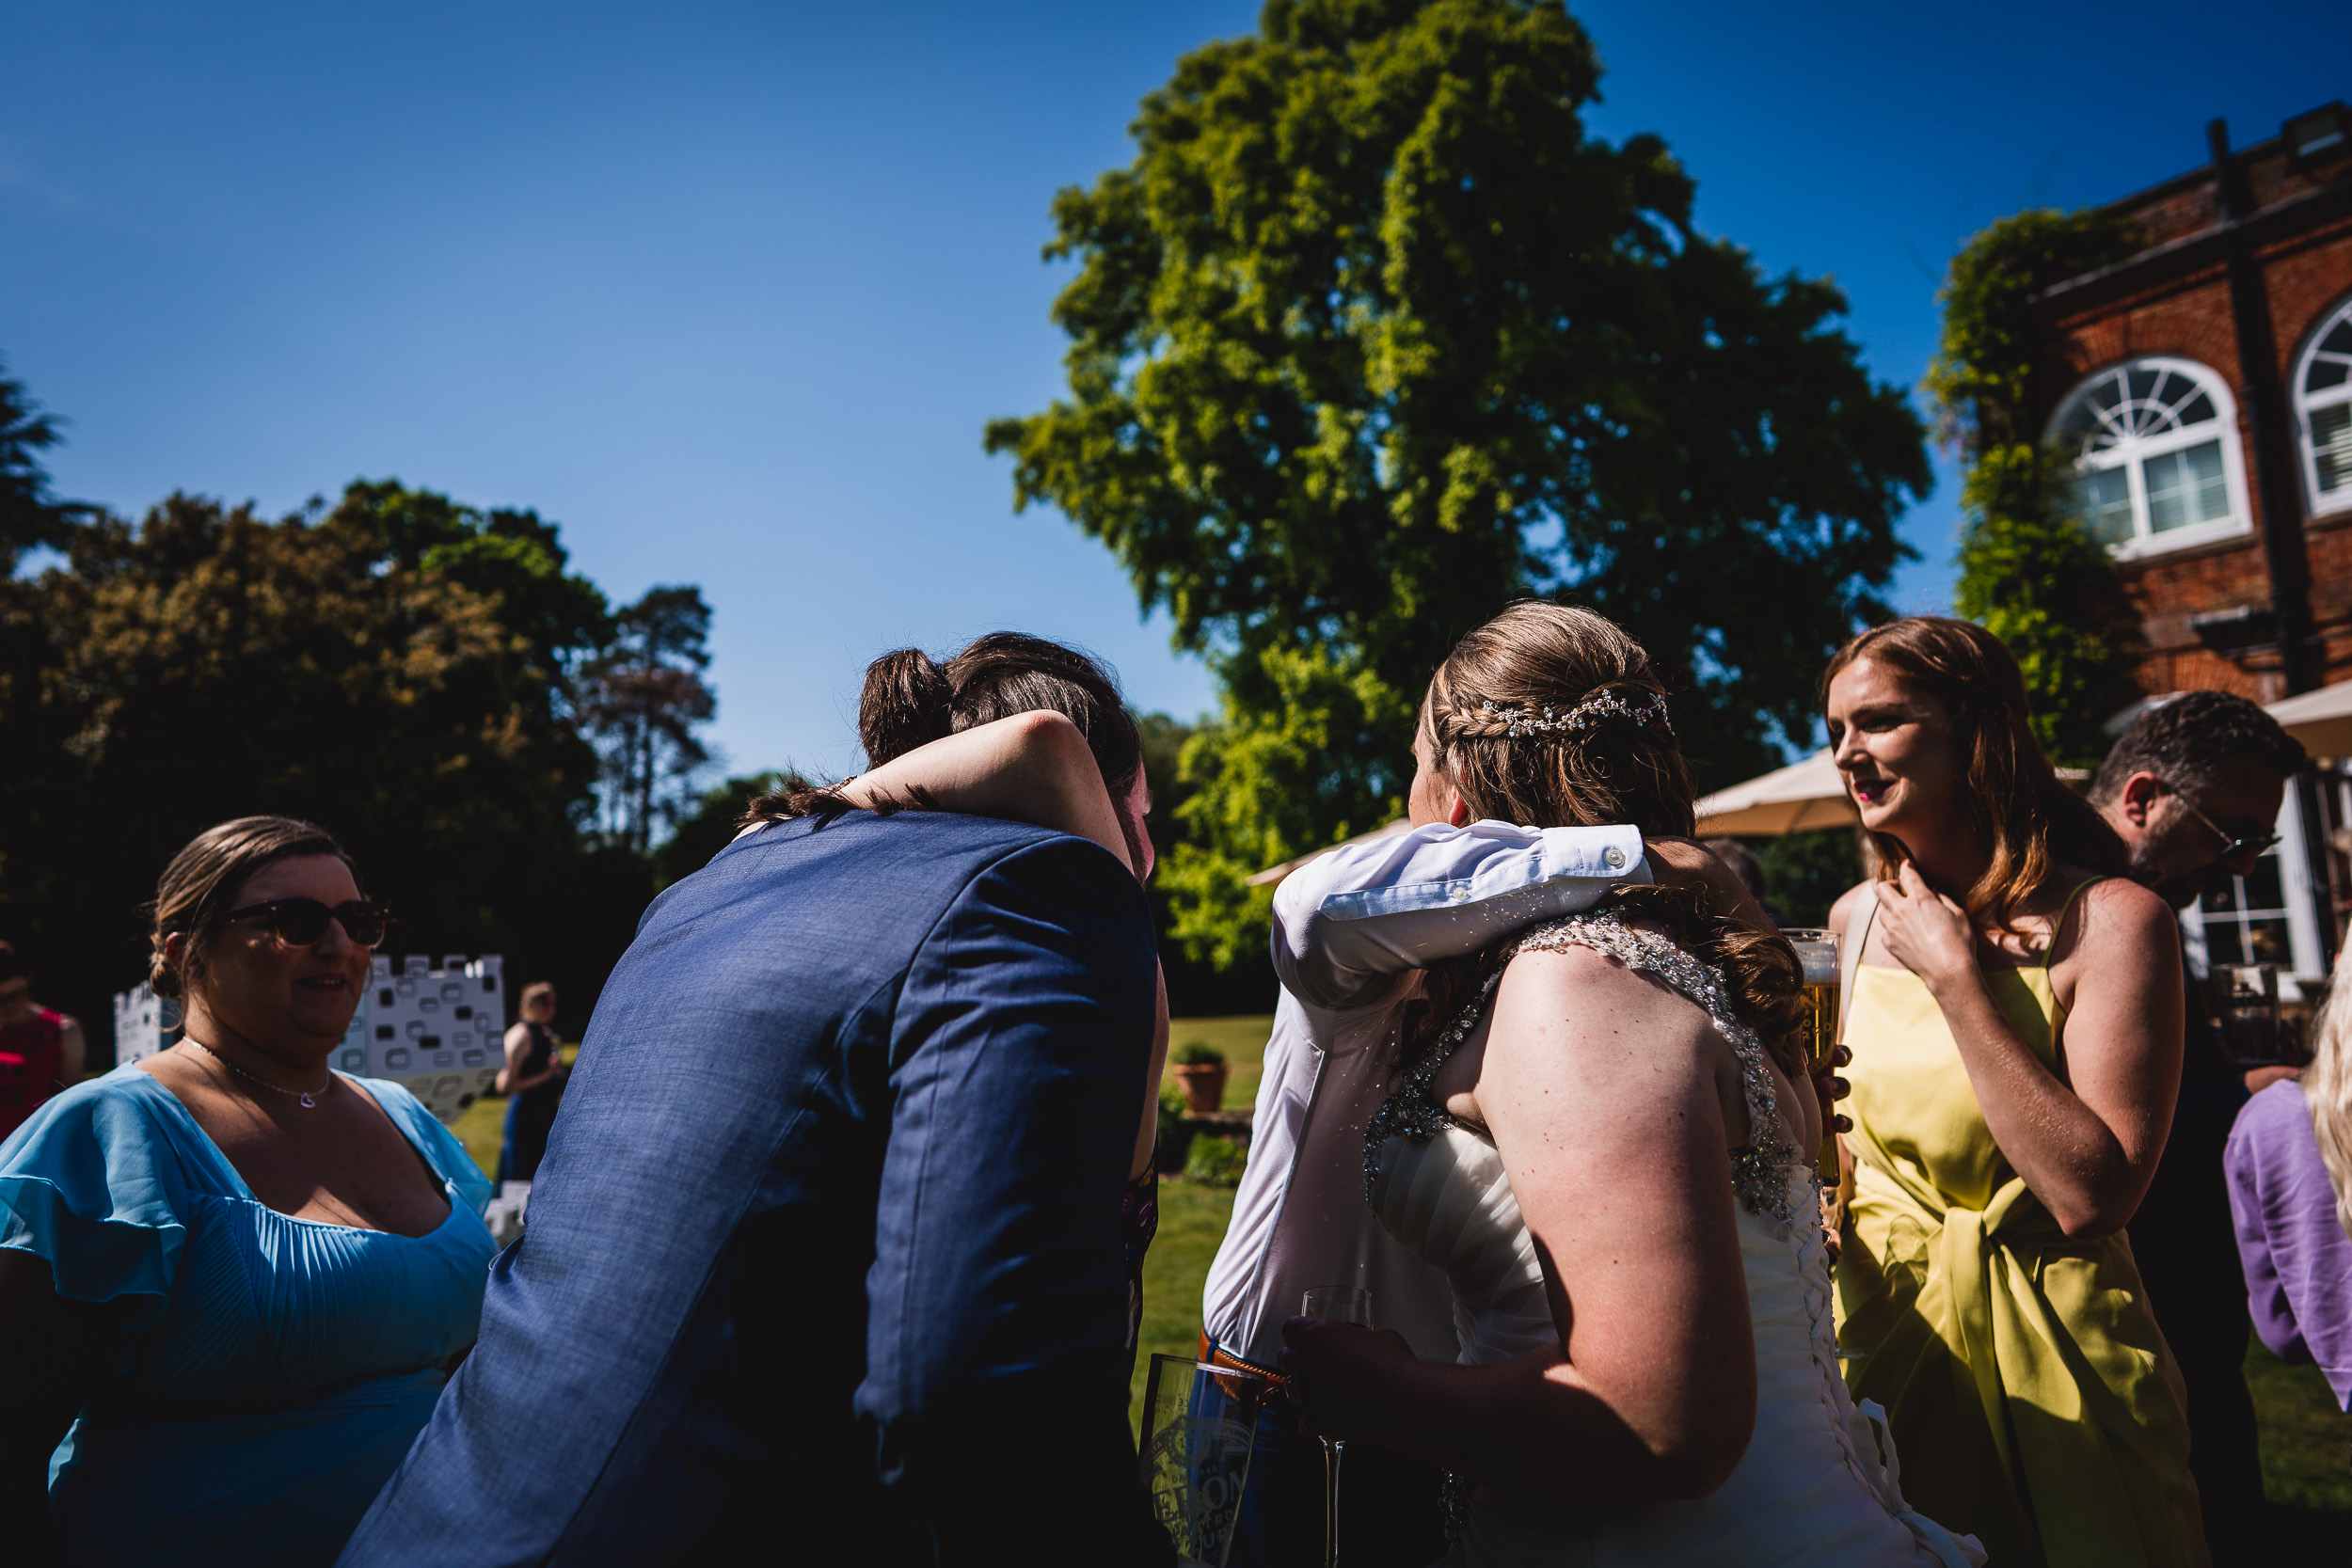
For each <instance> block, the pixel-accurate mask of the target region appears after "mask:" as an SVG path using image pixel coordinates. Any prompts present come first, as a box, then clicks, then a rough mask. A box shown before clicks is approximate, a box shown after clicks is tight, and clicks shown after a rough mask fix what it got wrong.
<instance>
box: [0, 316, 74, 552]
mask: <svg viewBox="0 0 2352 1568" xmlns="http://www.w3.org/2000/svg"><path fill="white" fill-rule="evenodd" d="M7 372H8V367H7V365H6V364H5V363H0V578H9V577H13V576H14V575H15V573H16V564H17V562H18V561H19V560H20V559H21V558H22V557H23V555H24V552H25V551H26V550H28V549H33V548H35V547H37V546H42V545H50V546H56V545H62V544H64V543H65V542H66V540H67V538H69V537H70V536H71V535H72V531H73V523H74V519H75V518H76V517H78V516H79V515H81V514H82V512H83V511H84V510H85V509H84V508H81V507H78V506H76V505H74V504H73V503H72V502H71V501H61V500H58V499H56V497H54V496H52V495H51V494H50V493H49V474H48V470H46V469H45V468H43V467H41V465H40V454H41V453H42V452H43V451H46V450H48V449H49V448H51V447H54V446H56V444H57V441H58V432H57V421H56V419H55V418H53V417H52V416H50V415H47V414H43V413H42V412H41V411H40V404H37V403H35V402H33V400H32V399H31V397H30V396H28V395H27V394H26V392H25V390H24V383H23V382H21V381H11V380H9V379H8V373H7Z"/></svg>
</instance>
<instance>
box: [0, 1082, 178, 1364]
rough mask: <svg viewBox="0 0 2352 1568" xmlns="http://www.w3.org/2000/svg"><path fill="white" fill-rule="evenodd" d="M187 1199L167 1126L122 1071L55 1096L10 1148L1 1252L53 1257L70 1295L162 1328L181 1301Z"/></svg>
mask: <svg viewBox="0 0 2352 1568" xmlns="http://www.w3.org/2000/svg"><path fill="white" fill-rule="evenodd" d="M142 1076H144V1075H142ZM155 1088H156V1092H161V1093H169V1092H170V1091H168V1090H166V1089H163V1088H162V1087H161V1085H155ZM187 1203H188V1194H187V1185H186V1182H185V1180H184V1179H183V1174H182V1170H181V1164H180V1157H179V1153H178V1150H177V1149H176V1148H174V1147H173V1145H172V1142H171V1139H170V1137H169V1135H168V1133H167V1132H166V1131H165V1129H164V1128H163V1127H161V1126H160V1125H158V1123H157V1121H156V1118H155V1117H153V1116H152V1115H151V1112H150V1109H149V1107H148V1106H147V1105H145V1104H144V1103H142V1095H141V1092H140V1085H128V1084H123V1083H119V1082H117V1081H116V1080H115V1079H114V1078H113V1076H112V1075H109V1076H108V1077H106V1078H102V1079H99V1080H97V1081H96V1082H94V1083H87V1084H77V1085H74V1086H73V1087H72V1088H71V1089H68V1090H67V1091H66V1092H65V1093H63V1094H61V1095H58V1096H57V1097H56V1098H55V1099H53V1100H51V1101H48V1102H47V1103H46V1104H44V1105H42V1106H41V1107H40V1110H38V1111H36V1112H34V1113H33V1116H32V1117H31V1119H29V1120H27V1121H26V1122H25V1123H24V1126H22V1127H20V1128H18V1129H17V1130H16V1132H14V1133H12V1134H11V1135H10V1136H9V1138H8V1142H7V1143H5V1144H0V1247H7V1248H10V1249H13V1250H15V1251H18V1252H29V1253H34V1254H36V1255H38V1256H40V1257H41V1258H44V1259H48V1262H49V1270H50V1276H51V1278H52V1279H53V1281H54V1282H55V1284H56V1291H57V1293H58V1294H59V1295H61V1296H65V1297H69V1298H71V1299H72V1300H75V1301H90V1302H104V1301H117V1300H122V1301H124V1303H125V1307H124V1316H123V1317H121V1318H120V1319H119V1320H117V1323H118V1326H119V1327H122V1328H127V1329H131V1330H139V1329H145V1328H150V1327H152V1326H153V1325H154V1324H155V1323H157V1322H158V1321H159V1320H161V1319H162V1317H163V1315H164V1313H165V1310H166V1309H167V1307H169V1306H170V1303H171V1287H172V1282H173V1280H174V1279H175V1278H176V1277H177V1276H178V1274H179V1270H180V1257H181V1253H182V1251H183V1248H184V1246H185V1244H186V1242H187Z"/></svg>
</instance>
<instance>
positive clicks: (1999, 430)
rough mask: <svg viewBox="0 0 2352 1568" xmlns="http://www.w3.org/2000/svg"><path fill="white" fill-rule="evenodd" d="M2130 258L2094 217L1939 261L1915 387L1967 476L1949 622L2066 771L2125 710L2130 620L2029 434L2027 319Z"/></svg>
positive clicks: (2121, 235)
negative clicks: (1936, 334) (1941, 271)
mask: <svg viewBox="0 0 2352 1568" xmlns="http://www.w3.org/2000/svg"><path fill="white" fill-rule="evenodd" d="M2138 246H2139V242H2138V239H2137V232H2136V230H2134V229H2133V227H2132V225H2131V223H2130V220H2128V219H2126V218H2124V217H2122V216H2121V215H2120V214H2113V213H2108V212H2105V211H2101V210H2095V209H2094V210H2091V211H2088V212H2079V213H2058V212H2051V211H2047V210H2039V211H2034V212H2026V213H2020V214H2017V215H2016V216H2014V217H2010V218H2004V219H2002V220H2001V221H2000V222H1998V223H1995V224H1994V225H1993V226H1992V227H1991V228H1989V229H1987V230H1984V231H1983V232H1982V233H1980V234H1979V235H1977V236H1976V237H1975V238H1974V239H1972V240H1970V241H1969V243H1968V244H1967V245H1966V246H1965V247H1963V249H1962V251H1961V252H1960V254H1959V255H1957V256H1955V257H1954V258H1953V259H1952V264H1951V269H1950V272H1949V273H1948V274H1947V277H1946V279H1945V283H1944V288H1943V292H1942V295H1941V299H1942V302H1943V306H1944V332H1943V341H1942V343H1941V345H1940V346H1939V348H1938V349H1937V352H1936V356H1935V360H1934V363H1933V364H1932V365H1931V367H1930V368H1929V372H1928V379H1927V385H1928V389H1929V391H1930V392H1931V394H1932V395H1933V396H1934V398H1935V400H1936V404H1937V408H1938V413H1939V416H1940V419H1939V422H1940V426H1941V433H1942V434H1943V436H1945V438H1946V439H1947V440H1949V441H1951V442H1952V443H1953V444H1954V445H1956V446H1957V447H1958V448H1959V449H1960V451H1961V456H1962V461H1963V465H1964V467H1965V472H1966V478H1965V480H1964V482H1963V485H1962V488H1961V508H1962V511H1963V515H1964V516H1965V518H1966V522H1965V525H1964V527H1963V531H1962V534H1961V546H1960V580H1959V582H1958V584H1957V585H1956V586H1955V588H1954V590H1953V594H1952V601H1953V608H1954V609H1955V610H1958V611H1959V612H1960V613H1961V614H1963V615H1965V616H1967V617H1968V618H1970V619H1971V620H1974V621H1977V622H1979V624H1981V625H1982V626H1984V627H1985V629H1986V630H1988V631H1990V632H1992V633H1993V634H1994V636H1996V637H1998V638H2000V639H2001V641H2003V642H2005V643H2007V644H2008V645H2009V648H2010V652H2011V653H2013V654H2015V655H2016V656H2017V661H2018V663H2019V664H2020V665H2021V666H2023V667H2024V670H2025V673H2026V689H2027V690H2028V691H2029V692H2030V693H2031V694H2032V696H2033V700H2034V708H2035V711H2034V728H2035V731H2036V733H2037V734H2038V735H2039V736H2041V739H2042V745H2043V747H2044V748H2046V749H2047V750H2048V751H2049V752H2050V753H2051V755H2052V756H2053V757H2055V758H2056V759H2057V760H2058V761H2059V762H2060V763H2066V764H2072V765H2079V766H2090V765H2093V764H2095V763H2097V761H2098V760H2099V758H2100V756H2101V755H2102V754H2103V753H2104V752H2106V745H2107V737H2106V732H2105V731H2104V729H2103V728H2102V725H2103V724H2104V723H2105V721H2106V719H2107V718H2108V717H2109V716H2110V715H2111V714H2113V713H2114V712H2115V711H2116V710H2117V709H2118V708H2120V707H2122V706H2123V705H2126V704H2128V703H2130V702H2132V701H2133V700H2134V699H2135V698H2137V696H2138V695H2139V689H2138V685H2137V681H2136V680H2135V679H2134V677H2133V669H2134V666H2135V664H2136V663H2137V656H2138V653H2139V648H2140V635H2139V615H2138V612H2137V610H2134V609H2133V607H2132V605H2131V602H2130V600H2129V599H2128V598H2127V597H2126V596H2125V594H2124V593H2123V587H2122V582H2121V580H2120V579H2119V578H2117V576H2116V572H2115V567H2114V563H2113V562H2112V561H2111V560H2110V559H2109V557H2108V555H2107V552H2106V549H2105V548H2104V547H2103V546H2101V545H2100V544H2099V543H2098V542H2097V541H2096V540H2094V539H2092V538H2091V537H2090V534H2089V533H2087V532H2086V531H2084V530H2083V529H2082V527H2081V526H2080V524H2079V522H2078V521H2077V520H2076V519H2075V518H2074V517H2071V516H2068V515H2065V514H2064V513H2063V512H2062V511H2061V510H2059V509H2058V506H2057V505H2056V504H2055V502H2056V497H2057V494H2058V491H2057V489H2056V487H2055V486H2054V485H2053V484H2052V483H2051V479H2052V475H2051V471H2050V470H2051V464H2052V457H2051V454H2050V452H2049V451H2048V450H2047V449H2046V448H2045V447H2044V446H2043V444H2042V439H2041V432H2040V430H2039V428H2038V421H2039V420H2040V419H2041V418H2042V416H2044V415H2045V414H2046V413H2047V412H2048V409H2049V404H2050V400H2051V393H2050V391H2049V389H2048V388H2044V387H2043V386H2042V375H2043V372H2044V370H2045V367H2044V366H2043V365H2042V362H2041V360H2040V359H2039V357H2038V356H2037V353H2036V347H2037V344H2038V343H2039V341H2041V334H2040V330H2039V328H2038V326H2037V325H2036V323H2035V320H2034V314H2033V306H2034V299H2035V296H2036V295H2037V294H2039V293H2041V291H2042V290H2043V289H2046V288H2048V287H2049V286H2050V285H2051V284H2053V283H2057V282H2059V281H2061V280H2062V279H2065V278H2069V277H2080V276H2081V275H2083V274H2084V273H2087V272H2090V271H2093V270H2095V269H2096V268H2099V267H2102V266H2105V265H2106V264H2107V263H2109V262H2111V261H2119V260H2121V259H2122V258H2123V257H2125V256H2128V255H2130V254H2131V253H2132V252H2133V251H2135V250H2137V248H2138Z"/></svg>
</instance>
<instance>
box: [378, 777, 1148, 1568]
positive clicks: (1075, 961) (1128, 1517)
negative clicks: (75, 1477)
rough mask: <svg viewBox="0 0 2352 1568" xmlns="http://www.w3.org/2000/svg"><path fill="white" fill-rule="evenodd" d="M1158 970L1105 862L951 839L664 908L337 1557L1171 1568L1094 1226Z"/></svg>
mask: <svg viewBox="0 0 2352 1568" xmlns="http://www.w3.org/2000/svg"><path fill="white" fill-rule="evenodd" d="M1154 962H1155V960H1154V954H1153V944H1152V927H1151V917H1150V914H1149V912H1148V910H1147V908H1146V905H1145V902H1144V896H1143V892H1142V889H1141V888H1140V887H1139V886H1137V884H1136V879H1135V877H1134V875H1133V873H1132V872H1130V871H1129V870H1128V868H1127V867H1126V866H1125V865H1124V864H1123V863H1120V861H1119V860H1118V859H1117V858H1116V857H1114V856H1112V855H1110V854H1107V853H1105V852H1104V850H1103V849H1102V848H1100V847H1097V846H1095V845H1093V844H1090V843H1088V842H1087V841H1085V840H1083V839H1076V838H1071V837H1067V836H1063V835H1059V834H1054V833H1048V832H1043V831H1041V830H1039V829H1035V828H1028V827H1024V826H1020V825H1017V824H1013V823H1007V822H998V821H992V820H987V819H983V818H979V817H970V816H948V815H944V814H939V813H930V812H906V813H901V814H899V815H897V816H891V817H888V818H886V819H885V818H880V817H875V816H869V815H867V814H866V813H863V812H853V813H850V815H848V816H843V817H841V818H839V819H837V820H835V821H833V822H831V823H829V824H826V825H823V826H819V825H818V823H817V822H816V821H814V820H813V819H803V820H800V821H795V822H790V823H786V824H782V825H779V826H775V827H771V828H768V829H766V830H764V831H763V832H759V833H757V834H755V835H753V836H751V837H749V838H745V839H741V840H739V841H738V842H737V843H735V844H734V845H732V846H730V847H728V848H727V849H726V850H725V851H724V852H723V853H722V854H721V855H720V856H719V857H718V858H717V859H716V860H714V861H712V862H711V863H710V864H709V865H708V866H707V867H706V868H705V869H703V870H702V871H700V872H698V873H696V874H695V875H694V876H692V877H690V878H688V879H686V880H685V881H683V882H680V883H678V884H677V885H676V886H675V887H672V888H670V889H669V890H668V891H667V892H665V893H663V894H662V895H661V896H660V898H658V899H656V900H655V902H654V904H653V907H652V908H651V909H650V910H648V911H646V914H645V917H644V921H643V922H642V923H641V924H640V926H639V927H638V932H637V941H636V942H635V943H634V944H633V945H632V946H631V947H630V948H629V950H628V954H627V955H626V956H625V957H624V958H622V959H621V962H620V965H619V966H618V967H617V968H616V969H615V970H614V971H613V973H612V979H611V980H610V981H609V982H608V983H607V985H606V987H605V990H604V993H603V995H602V996H601V997H600V998H599V999H598V1001H597V1004H596V1016H595V1017H594V1019H593V1020H592V1021H591V1022H590V1023H589V1026H588V1033H587V1037H586V1039H585V1041H584V1043H583V1044H582V1046H581V1049H580V1063H579V1067H578V1069H577V1070H576V1071H575V1072H574V1073H573V1075H572V1078H571V1081H570V1084H569V1085H568V1086H567V1088H566V1089H565V1092H564V1108H563V1114H562V1115H561V1116H560V1117H558V1118H557V1121H556V1124H555V1131H554V1134H553V1136H552V1138H551V1140H550V1141H549V1143H548V1155H547V1162H546V1164H543V1165H542V1166H541V1167H540V1170H539V1175H538V1179H537V1180H536V1182H535V1183H534V1185H533V1187H532V1201H531V1215H530V1228H529V1230H528V1232H527V1234H526V1235H525V1237H524V1239H523V1240H522V1241H521V1242H519V1243H516V1245H515V1246H514V1247H512V1248H510V1249H508V1251H507V1252H506V1253H505V1254H503V1255H502V1256H501V1258H500V1259H499V1260H498V1262H497V1263H496V1264H495V1265H494V1266H493V1268H492V1270H491V1275H490V1285H489V1294H488V1299H487V1301H486V1302H485V1307H484V1310H483V1315H482V1338H481V1341H480V1343H479V1344H478V1345H477V1347H476V1348H475V1350H474V1352H473V1354H472V1355H471V1356H470V1357H469V1359H468V1360H467V1362H466V1363H465V1365H464V1367H463V1368H461V1369H460V1370H459V1372H458V1374H457V1376H456V1377H455V1378H454V1379H453V1381H452V1383H451V1384H450V1386H449V1388H448V1389H447V1390H446V1391H445V1392H444V1394H443V1395H442V1398H441V1401H440V1403H439V1405H438V1407H437V1409H436V1410H435V1412H434V1415H433V1420H432V1422H431V1424H430V1425H428V1426H427V1427H426V1428H425V1430H424V1432H423V1433H422V1434H421V1436H420V1437H419V1438H418V1439H417V1443H416V1446H415V1447H414V1448H413V1449H410V1450H409V1453H408V1457H407V1459H406V1461H405V1463H404V1464H403V1465H401V1467H400V1470H399V1472H398V1473H397V1474H396V1475H394V1476H393V1478H392V1480H391V1481H390V1482H389V1485H387V1486H386V1488H385V1490H384V1493H383V1495H382V1496H381V1497H378V1498H377V1499H376V1503H375V1506H374V1508H373V1510H372V1511H371V1512H370V1513H369V1514H368V1516H367V1517H366V1519H365V1520H363V1521H362V1522H361V1524H360V1526H359V1528H358V1532H357V1533H356V1534H355V1535H354V1536H353V1537H352V1540H351V1544H350V1545H349V1546H348V1548H347V1549H346V1550H345V1552H344V1554H343V1557H342V1562H343V1563H345V1564H351V1565H358V1564H376V1563H383V1564H401V1565H403V1568H405V1565H408V1564H414V1563H422V1562H430V1563H434V1564H437V1565H444V1568H445V1565H451V1564H472V1563H482V1564H488V1563H538V1562H554V1563H607V1562H629V1563H637V1562H670V1561H681V1562H684V1561H693V1562H702V1561H718V1560H733V1559H732V1557H731V1556H730V1555H729V1553H730V1550H731V1549H732V1550H736V1551H739V1550H740V1549H741V1548H742V1545H743V1544H747V1543H749V1544H755V1555H758V1556H760V1557H761V1558H762V1560H771V1559H772V1560H782V1561H793V1562H798V1561H808V1562H834V1561H857V1562H882V1563H890V1562H898V1561H909V1562H914V1561H920V1562H925V1563H930V1562H962V1561H971V1560H983V1559H985V1560H992V1561H993V1560H999V1559H1002V1558H1005V1557H1006V1556H1007V1555H1008V1554H1009V1555H1010V1556H1011V1557H1012V1558H1015V1559H1019V1560H1026V1561H1039V1560H1044V1561H1061V1560H1069V1561H1073V1562H1075V1561H1085V1562H1089V1563H1100V1562H1120V1561H1142V1560H1148V1559H1151V1558H1154V1557H1156V1558H1159V1559H1161V1560H1166V1558H1167V1557H1168V1547H1167V1544H1166V1538H1165V1537H1164V1536H1161V1535H1159V1534H1158V1532H1157V1530H1156V1528H1155V1527H1152V1525H1150V1524H1149V1522H1148V1520H1147V1517H1146V1513H1145V1502H1144V1497H1143V1493H1142V1490H1141V1488H1140V1485H1139V1483H1138V1481H1137V1480H1136V1462H1135V1449H1134V1446H1133V1440H1132V1438H1131V1437H1130V1436H1129V1434H1128V1431H1127V1426H1126V1400H1127V1386H1126V1376H1127V1374H1126V1367H1125V1361H1124V1356H1123V1353H1122V1343H1121V1341H1122V1337H1123V1333H1124V1326H1125V1304H1126V1296H1125V1285H1124V1281H1123V1276H1122V1275H1121V1273H1120V1257H1119V1236H1118V1227H1119V1210H1120V1189H1121V1188H1122V1186H1123V1185H1124V1183H1125V1180H1126V1174H1127V1165H1128V1162H1129V1159H1130V1158H1131V1156H1132V1153H1133V1150H1134V1143H1135V1134H1136V1125H1137V1123H1138V1122H1139V1120H1140V1118H1141V1117H1142V1113H1143V1104H1144V1098H1143V1097H1144V1089H1145V1085H1144V1082H1143V1080H1144V1075H1145V1073H1146V1071H1147V1064H1148V1058H1149V1053H1150V1044H1151V1036H1152V999H1153V994H1154V990H1153V983H1154V974H1155V970H1154Z"/></svg>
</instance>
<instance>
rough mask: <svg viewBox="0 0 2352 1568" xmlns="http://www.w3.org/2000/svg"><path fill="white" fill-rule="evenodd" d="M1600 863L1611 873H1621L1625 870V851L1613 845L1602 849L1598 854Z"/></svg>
mask: <svg viewBox="0 0 2352 1568" xmlns="http://www.w3.org/2000/svg"><path fill="white" fill-rule="evenodd" d="M1600 863H1601V864H1603V865H1605V866H1607V867H1608V868H1609V869H1610V870H1612V871H1623V870H1624V869H1625V851H1624V850H1622V849H1620V848H1618V847H1616V846H1615V845H1611V846H1610V847H1608V848H1606V849H1603V850H1602V851H1601V852H1600Z"/></svg>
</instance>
